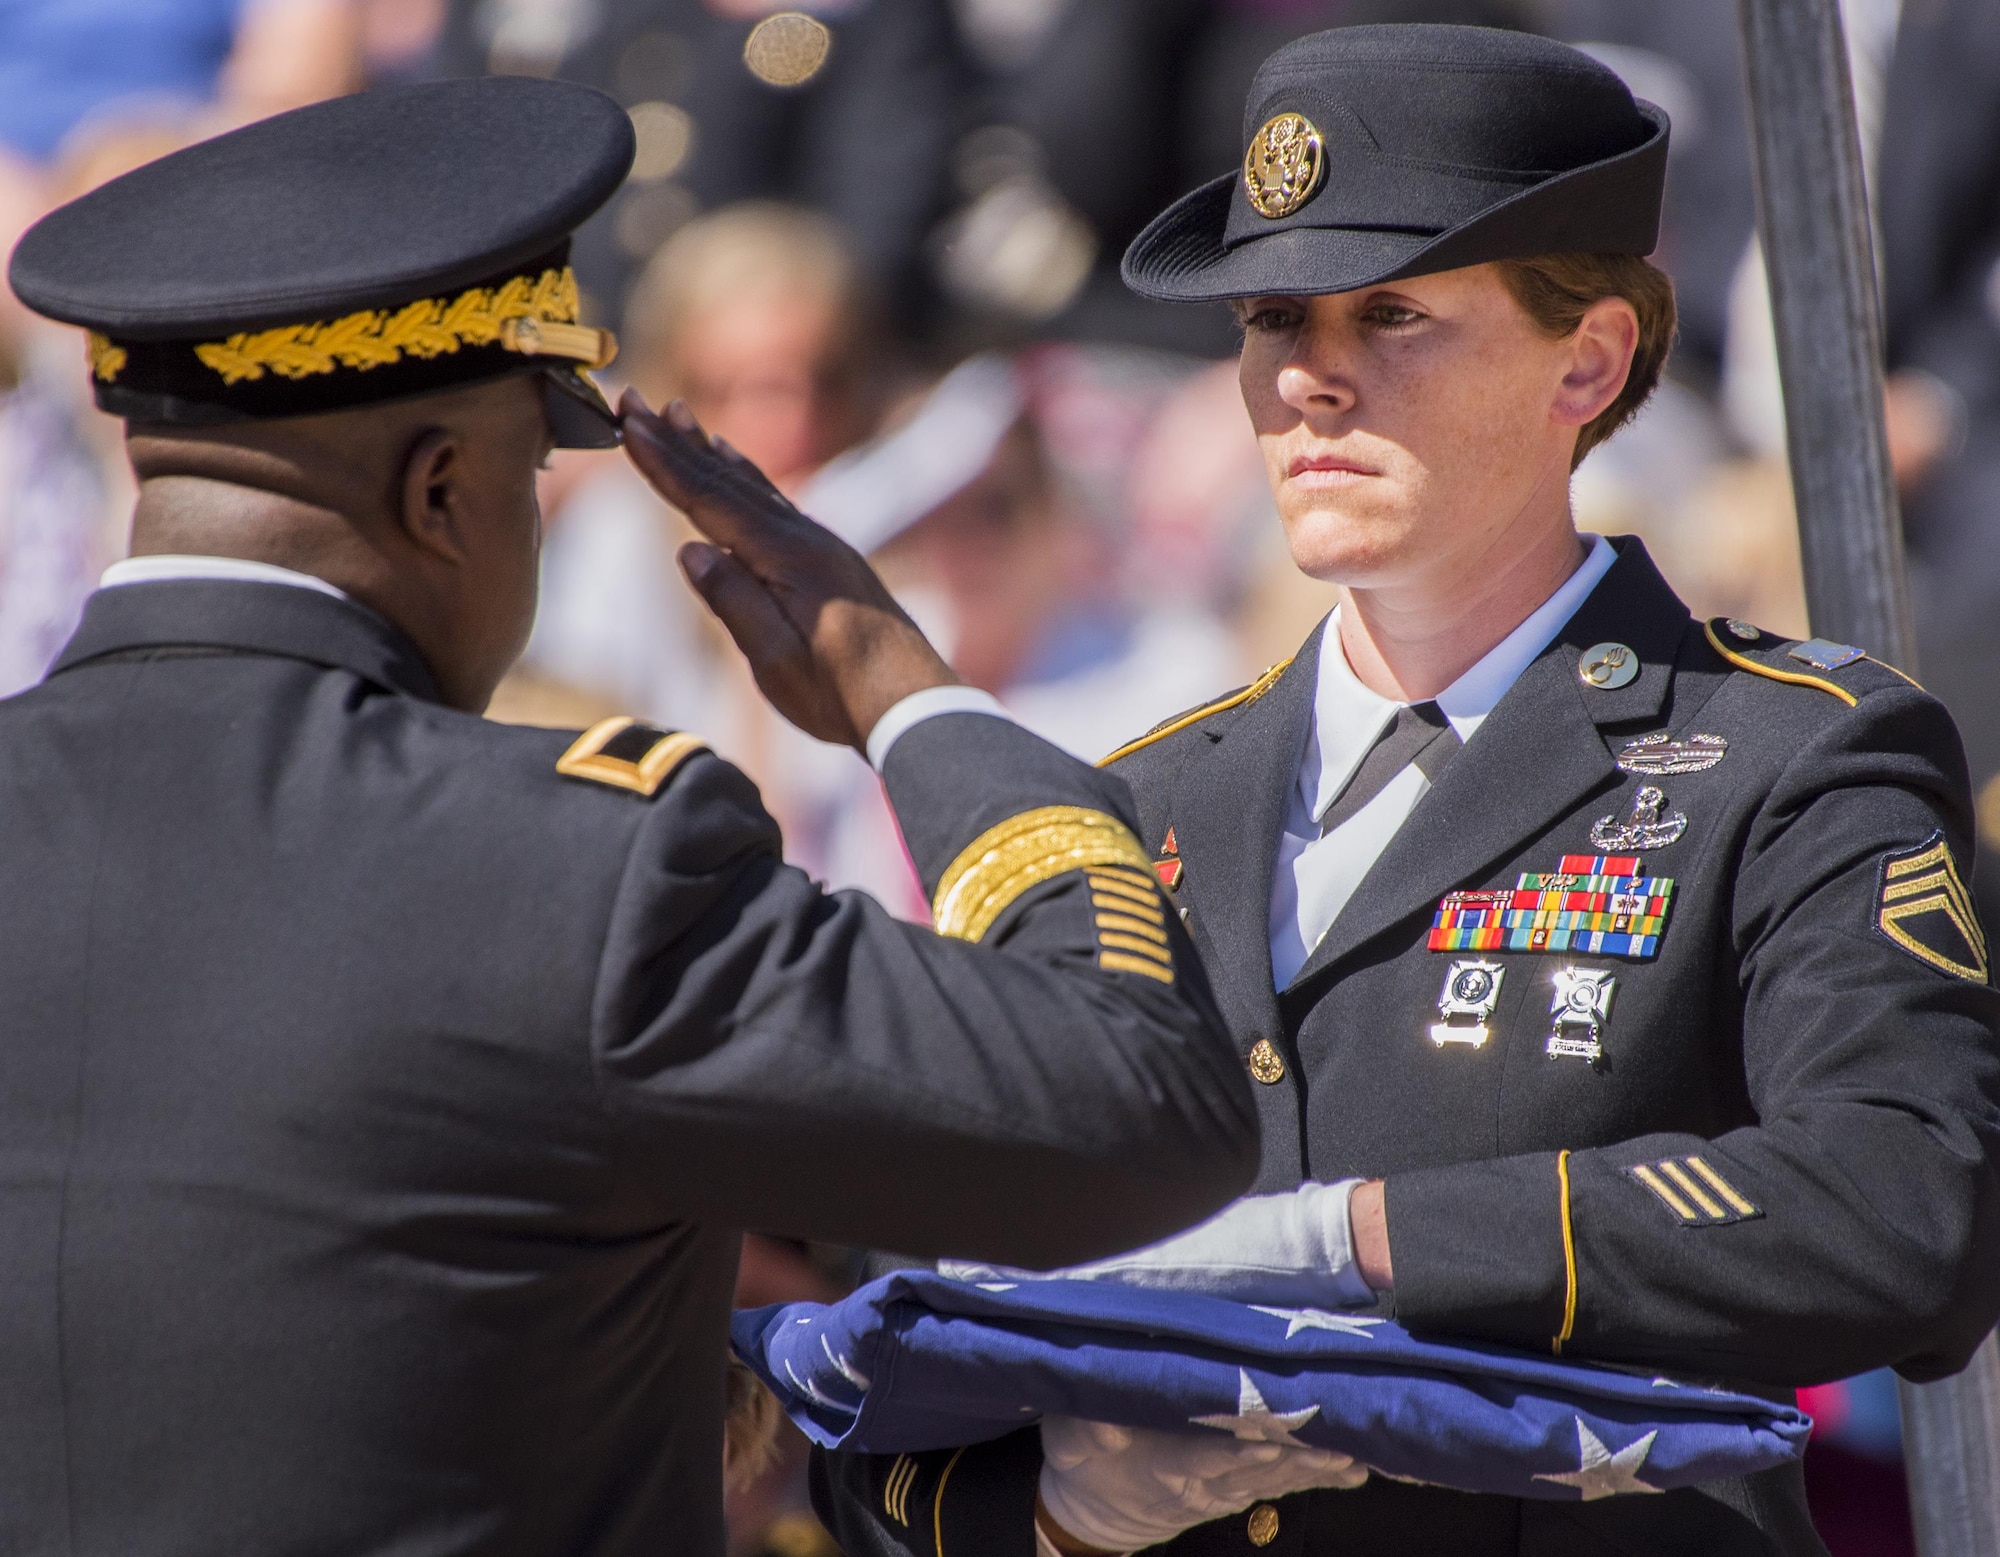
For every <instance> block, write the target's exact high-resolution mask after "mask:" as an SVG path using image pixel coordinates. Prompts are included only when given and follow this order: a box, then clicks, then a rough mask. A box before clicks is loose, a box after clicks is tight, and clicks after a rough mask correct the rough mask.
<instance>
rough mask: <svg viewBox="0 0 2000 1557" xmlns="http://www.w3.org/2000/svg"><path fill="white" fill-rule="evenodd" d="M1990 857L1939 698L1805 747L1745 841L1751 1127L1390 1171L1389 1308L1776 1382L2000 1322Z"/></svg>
mask: <svg viewBox="0 0 2000 1557" xmlns="http://www.w3.org/2000/svg"><path fill="white" fill-rule="evenodd" d="M1970 858H1971V816H1970V805H1969V801H1968V785H1967V782H1966V778H1965V772H1964V764H1963V759H1962V757H1961V755H1960V752H1959V746H1958V738H1957V733H1956V731H1955V730H1954V729H1953V728H1952V726H1951V723H1950V720H1949V718H1948V717H1947V716H1946V714H1945V713H1944V711H1943V709H1942V708H1941V707H1940V706H1939V705H1938V704H1937V703H1935V702H1934V701H1933V700H1931V699H1930V698H1928V697H1925V696H1923V695H1922V694H1920V693H1918V692H1916V691H1914V690H1910V689H1904V688H1899V689H1896V690H1890V691H1883V692H1877V693H1874V694H1871V695H1869V696H1867V697H1866V698H1864V699H1863V700H1862V701H1861V703H1860V704H1859V706H1858V707H1857V708H1856V709H1855V710H1854V711H1853V712H1852V713H1847V714H1843V715H1842V716H1841V717H1840V718H1838V719H1837V720H1836V721H1835V722H1833V723H1832V724H1831V725H1830V727H1829V728H1828V729H1827V730H1826V731H1825V732H1824V733H1823V734H1821V735H1820V736H1819V737H1818V738H1816V739H1814V740H1812V741H1810V742H1808V743H1806V744H1805V745H1804V746H1803V747H1802V749H1801V750H1799V751H1798V752H1797V753H1796V755H1795V756H1794V757H1793V758H1792V759H1791V761H1790V762H1789V763H1788V765H1787V767H1786V769H1785V771H1784V773H1783V775H1782V777H1781V778H1780V780H1779V781H1778V783H1777V784H1776V785H1775V786H1774V787H1773V789H1772V791H1771V793H1770V794H1769V796H1768V797H1767V798H1766V800H1765V802H1764V803H1763V805H1762V806H1761V808H1760V810H1759V811H1758V813H1757V815H1756V819H1755V821H1754V823H1753V825H1752V827H1751V829H1750V831H1749V833H1748V836H1747V837H1746V838H1745V839H1744V843H1743V853H1742V858H1741V861H1740V864H1739V866H1738V874H1737V879H1736V883H1735V897H1734V904H1733V910H1732V920H1733V929H1732V933H1733V940H1734V944H1733V947H1732V948H1730V951H1731V953H1732V954H1733V955H1731V956H1728V957H1725V958H1723V959H1719V962H1718V968H1717V975H1718V976H1719V977H1724V978H1727V977H1730V976H1731V974H1732V971H1733V973H1734V976H1735V977H1736V978H1737V979H1738V980H1739V982H1740V988H1741V1010H1742V1030H1741V1045H1742V1056H1743V1067H1744V1079H1745V1084H1746V1087H1747V1091H1748V1095H1749V1098H1750V1100H1751V1103H1752V1105H1753V1108H1754V1111H1755V1114H1756V1117H1757V1119H1758V1121H1759V1122H1758V1124H1757V1125H1756V1126H1755V1127H1754V1128H1749V1129H1740V1130H1736V1131H1732V1132H1730V1133H1728V1134H1725V1135H1723V1136H1721V1137H1720V1138H1718V1139H1716V1140H1712V1141H1710V1140H1704V1139H1701V1138H1699V1137H1696V1136H1682V1135H1665V1134H1662V1135H1651V1136H1646V1137H1642V1138H1639V1139H1635V1140H1630V1141H1627V1142H1624V1143H1622V1144H1620V1145H1617V1146H1614V1147H1608V1148H1601V1149H1593V1150H1587V1151H1575V1152H1565V1153H1560V1154H1556V1155H1535V1156H1523V1157H1512V1158H1504V1159H1500V1160H1497V1161H1491V1162H1484V1163H1470V1164H1464V1165H1459V1166H1455V1167H1449V1168H1441V1169H1435V1170H1424V1171H1419V1172H1412V1173H1408V1174H1401V1175H1395V1176H1392V1177H1391V1178H1390V1179H1389V1180H1388V1183H1387V1205H1388V1220H1389V1243H1390V1252H1391V1256H1392V1258H1393V1261H1394V1265H1395V1276H1396V1292H1395V1304H1396V1311H1397V1317H1398V1318H1399V1319H1401V1320H1403V1321H1404V1322H1405V1323H1406V1324H1408V1325H1409V1327H1410V1328H1411V1329H1412V1330H1416V1331H1421V1332H1442V1333H1451V1334H1460V1335H1472V1336H1479V1337H1486V1338H1491V1339H1495V1340H1500V1341H1505V1342H1509V1343H1512V1344H1515V1345H1522V1346H1530V1347H1535V1348H1537V1349H1542V1348H1549V1347H1553V1348H1554V1349H1555V1350H1557V1351H1558V1352H1560V1353H1561V1354H1563V1355H1575V1356H1581V1357H1594V1358H1602V1359H1606V1360H1612V1361H1624V1362H1635V1363H1643V1364H1646V1365H1649V1366H1654V1367H1661V1368H1680V1369H1683V1370H1687V1371H1692V1372H1696V1373H1702V1374H1710V1375H1722V1376H1731V1377H1736V1378H1742V1379H1756V1380H1764V1381H1768V1382H1770V1383H1774V1384H1798V1383H1808V1382H1813V1381H1817V1380H1823V1379H1827V1378H1836V1377H1841V1376H1844V1375H1849V1374H1853V1373H1857V1372H1861V1371H1863V1370H1865V1369H1868V1368H1873V1367H1881V1366H1884V1365H1894V1366H1896V1367H1898V1368H1899V1369H1901V1370H1902V1371H1903V1372H1904V1373H1905V1374H1907V1375H1908V1376H1910V1377H1912V1378H1917V1379H1925V1378H1933V1377H1937V1376H1939V1375H1942V1374H1945V1373H1949V1372H1952V1371H1955V1370H1956V1369H1958V1368H1960V1367H1962V1366H1963V1365H1964V1364H1965V1362H1966V1361H1967V1359H1968V1358H1969V1356H1970V1355H1971V1352H1972V1350H1973V1348H1974V1347H1975V1346H1976V1345H1977V1344H1978V1343H1979V1341H1980V1340H1981V1338H1982V1337H1983V1336H1984V1335H1985V1333H1986V1331H1987V1330H1988V1329H1989V1328H1990V1327H1991V1326H1992V1324H1993V1321H1994V1318H1995V1315H1996V1312H2000V1262H1995V1261H1994V1260H1993V1259H1992V1258H1991V1254H1990V1251H1991V1250H1992V1249H1993V1248H1994V1247H1995V1240H1996V1237H2000V1193H1996V1188H2000V1186H1996V1176H1995V1170H1994V1161H1995V1156H1994V1153H1995V1146H1996V1141H2000V1108H1996V1097H2000V1059H1996V1055H1997V1054H2000V1008H1997V1007H2000V996H1996V993H1995V991H1994V990H1993V989H1992V988H1991V987H1990V984H1989V982H1988V970H1987V966H1986V957H1985V946H1984V940H1983V936H1982V934H1981V932H1980V930H1979V927H1978V924H1977V921H1976V919H1974V918H1973V914H1972V908H1971V903H1970V900H1969V898H1968V897H1967V896H1966V894H1965V892H1964V886H1963V882H1962V880H1961V878H1960V863H1961V862H1968V863H1969V861H1970ZM1735 1037H1736V1035H1735V1034H1733V1033H1717V1034H1716V1035H1715V1038H1716V1048H1717V1052H1718V1054H1727V1053H1730V1052H1731V1050H1732V1042H1733V1040H1734V1039H1735Z"/></svg>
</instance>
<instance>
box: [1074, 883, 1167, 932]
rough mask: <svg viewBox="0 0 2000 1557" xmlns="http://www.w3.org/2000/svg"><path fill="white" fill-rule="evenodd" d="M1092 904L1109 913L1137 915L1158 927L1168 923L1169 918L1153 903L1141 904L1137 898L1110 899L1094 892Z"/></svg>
mask: <svg viewBox="0 0 2000 1557" xmlns="http://www.w3.org/2000/svg"><path fill="white" fill-rule="evenodd" d="M1092 885H1093V886H1095V885H1096V883H1095V882H1093V883H1092ZM1090 903H1091V906H1092V907H1093V908H1102V909H1104V910H1106V911H1107V912H1109V913H1114V914H1137V915H1138V916H1139V917H1140V918H1141V919H1145V920H1149V921H1150V922H1152V923H1153V924H1156V925H1160V924H1165V923H1166V922H1167V916H1166V915H1165V914H1163V913H1161V912H1160V911H1159V909H1157V908H1155V907H1154V906H1153V905H1152V904H1151V903H1142V902H1140V901H1139V899H1138V898H1136V897H1109V896H1106V895H1104V894H1102V893H1098V892H1093V893H1091V895H1090Z"/></svg>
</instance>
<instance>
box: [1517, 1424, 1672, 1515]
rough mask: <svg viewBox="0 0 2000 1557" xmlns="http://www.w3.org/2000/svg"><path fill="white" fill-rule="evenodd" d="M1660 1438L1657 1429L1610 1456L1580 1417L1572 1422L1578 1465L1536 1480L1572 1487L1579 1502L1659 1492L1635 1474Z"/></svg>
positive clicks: (1602, 1443)
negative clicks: (1581, 1499) (1621, 1495)
mask: <svg viewBox="0 0 2000 1557" xmlns="http://www.w3.org/2000/svg"><path fill="white" fill-rule="evenodd" d="M1659 1436H1660V1432H1659V1429H1658V1428H1655V1429H1653V1431H1652V1432H1650V1433H1648V1434H1646V1436H1645V1437H1644V1438H1641V1439H1639V1440H1638V1441H1637V1442H1635V1443H1629V1444H1627V1445H1626V1446H1625V1447H1624V1448H1622V1449H1620V1450H1619V1451H1618V1452H1617V1453H1616V1454H1613V1453H1612V1452H1611V1451H1610V1450H1609V1449H1607V1448H1605V1447H1604V1440H1603V1439H1601V1438H1599V1437H1598V1436H1597V1434H1595V1433H1593V1432H1592V1431H1591V1430H1590V1429H1589V1427H1587V1426H1586V1425H1585V1424H1584V1420H1583V1418H1582V1417H1578V1418H1577V1419H1576V1442H1577V1457H1578V1459H1579V1460H1580V1461H1581V1462H1582V1463H1580V1464H1579V1465H1578V1466H1577V1468H1576V1469H1575V1470H1573V1471H1563V1472H1561V1473H1560V1474H1554V1475H1551V1474H1548V1473H1546V1472H1544V1473H1540V1474H1537V1475H1536V1477H1535V1480H1537V1481H1553V1482H1558V1483H1560V1484H1561V1485H1563V1486H1565V1487H1574V1488H1576V1490H1577V1491H1579V1492H1581V1493H1582V1494H1583V1501H1584V1502H1586V1503H1589V1502H1592V1501H1594V1500H1595V1499H1597V1498H1608V1497H1613V1496H1615V1495H1617V1494H1618V1493H1621V1492H1659V1491H1662V1490H1663V1489H1662V1488H1660V1487H1649V1486H1647V1485H1646V1484H1645V1483H1644V1482H1643V1481H1641V1480H1639V1477H1638V1471H1639V1467H1640V1466H1641V1465H1644V1464H1645V1463H1646V1456H1647V1455H1648V1454H1650V1453H1651V1452H1652V1448H1653V1440H1654V1439H1655V1438H1657V1437H1659Z"/></svg>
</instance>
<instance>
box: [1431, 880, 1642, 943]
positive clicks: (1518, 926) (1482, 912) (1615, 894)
mask: <svg viewBox="0 0 2000 1557" xmlns="http://www.w3.org/2000/svg"><path fill="white" fill-rule="evenodd" d="M1673 897H1674V878H1673V877H1671V876H1642V875H1640V874H1639V857H1638V856H1637V855H1636V854H1565V855H1564V856H1563V857H1562V866H1561V869H1560V870H1557V871H1554V872H1549V873H1543V872H1538V871H1529V872H1527V873H1525V874H1523V875H1522V876H1521V877H1520V878H1519V879H1518V880H1517V881H1516V882H1515V884H1514V889H1513V890H1512V891H1511V892H1510V891H1506V890H1504V889H1502V890H1497V891H1486V892H1447V893H1446V894H1445V895H1444V899H1443V901H1441V902H1440V903H1439V904H1438V907H1437V914H1436V916H1435V917H1434V918H1433V919H1432V921H1431V933H1430V940H1429V942H1428V943H1427V944H1428V945H1429V948H1430V950H1432V951H1519V952H1581V953H1585V954H1587V955H1589V956H1593V957H1629V958H1631V959H1632V960H1634V961H1645V960H1646V959H1648V958H1651V957H1656V956H1658V955H1659V951H1660V936H1661V935H1662V934H1663V933H1664V932H1665V930H1666V927H1667V912H1668V910H1669V909H1670V908H1671V907H1672V905H1673Z"/></svg>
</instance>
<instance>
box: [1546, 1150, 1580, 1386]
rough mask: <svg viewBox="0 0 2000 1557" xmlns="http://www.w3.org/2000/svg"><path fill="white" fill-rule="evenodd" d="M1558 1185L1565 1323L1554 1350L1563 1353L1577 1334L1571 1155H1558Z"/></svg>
mask: <svg viewBox="0 0 2000 1557" xmlns="http://www.w3.org/2000/svg"><path fill="white" fill-rule="evenodd" d="M1556 1184H1557V1186H1558V1187H1559V1188H1560V1189H1561V1191H1562V1233H1563V1322H1562V1328H1561V1329H1560V1330H1558V1331H1557V1332H1556V1339H1555V1345H1554V1347H1553V1348H1552V1350H1553V1351H1554V1352H1555V1354H1556V1356H1558V1357H1560V1356H1561V1355H1562V1353H1563V1343H1564V1342H1565V1341H1567V1340H1568V1339H1569V1338H1570V1337H1571V1336H1572V1335H1574V1334H1575V1333H1576V1233H1575V1231H1574V1229H1573V1228H1572V1227H1571V1226H1570V1218H1569V1153H1568V1152H1567V1151H1560V1152H1557V1153H1556Z"/></svg>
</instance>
